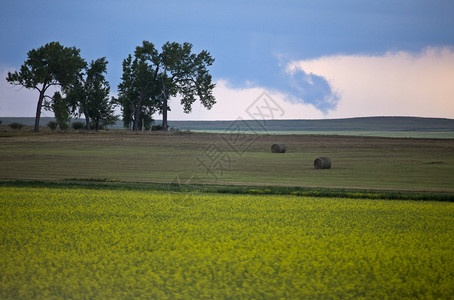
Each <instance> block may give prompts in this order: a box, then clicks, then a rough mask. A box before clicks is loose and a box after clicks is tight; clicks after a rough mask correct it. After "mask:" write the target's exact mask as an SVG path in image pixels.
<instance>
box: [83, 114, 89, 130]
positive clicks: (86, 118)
mask: <svg viewBox="0 0 454 300" xmlns="http://www.w3.org/2000/svg"><path fill="white" fill-rule="evenodd" d="M84 116H85V129H87V131H90V117H89V116H88V114H87V113H86V112H84Z"/></svg>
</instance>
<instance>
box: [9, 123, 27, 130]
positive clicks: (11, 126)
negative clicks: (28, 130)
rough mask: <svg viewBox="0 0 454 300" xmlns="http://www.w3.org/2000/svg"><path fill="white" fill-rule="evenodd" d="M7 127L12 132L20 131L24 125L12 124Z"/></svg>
mask: <svg viewBox="0 0 454 300" xmlns="http://www.w3.org/2000/svg"><path fill="white" fill-rule="evenodd" d="M9 127H10V128H11V129H13V130H21V129H22V128H23V127H24V124H22V123H17V122H14V123H11V124H9Z"/></svg>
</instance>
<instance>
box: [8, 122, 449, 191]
mask: <svg viewBox="0 0 454 300" xmlns="http://www.w3.org/2000/svg"><path fill="white" fill-rule="evenodd" d="M276 143H282V144H285V145H286V148H287V151H286V153H271V150H270V147H271V145H272V144H276ZM321 156H326V157H330V158H331V161H332V167H331V169H329V170H316V169H314V166H313V162H314V160H315V159H316V158H317V157H321ZM0 166H1V171H0V180H67V179H95V180H103V179H107V180H113V181H125V182H171V181H172V180H174V179H175V177H176V176H180V177H181V178H188V179H189V178H192V179H191V180H190V181H191V182H192V183H196V182H200V183H217V184H238V185H245V184H247V185H288V186H301V187H323V188H349V189H355V188H359V189H384V190H413V191H441V192H453V191H454V140H453V139H402V138H378V137H347V136H318V135H313V136H310V135H286V136H282V135H280V136H273V135H234V134H231V135H227V134H202V133H192V134H170V133H169V134H162V133H151V134H150V133H144V134H141V133H139V134H133V133H131V132H127V131H123V130H119V131H114V130H112V131H107V132H103V133H97V134H78V133H67V134H60V133H54V134H48V133H47V134H40V135H33V134H27V133H24V134H21V133H19V134H12V133H8V134H4V135H3V136H2V137H0ZM182 181H183V182H185V180H182Z"/></svg>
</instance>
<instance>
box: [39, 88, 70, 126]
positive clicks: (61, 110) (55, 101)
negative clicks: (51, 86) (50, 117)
mask: <svg viewBox="0 0 454 300" xmlns="http://www.w3.org/2000/svg"><path fill="white" fill-rule="evenodd" d="M44 107H45V109H46V110H50V111H52V112H53V113H54V115H55V120H56V122H57V124H58V127H60V129H61V130H66V129H68V127H69V122H70V120H71V111H70V108H69V105H68V101H67V100H66V99H65V98H63V97H62V95H61V94H60V92H55V94H54V96H53V97H52V100H51V102H48V103H45V105H44Z"/></svg>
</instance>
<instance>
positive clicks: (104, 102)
mask: <svg viewBox="0 0 454 300" xmlns="http://www.w3.org/2000/svg"><path fill="white" fill-rule="evenodd" d="M107 63H108V62H107V60H106V58H105V57H103V58H99V59H97V60H95V61H91V63H90V65H89V66H88V67H86V68H85V70H84V73H80V74H79V76H78V77H77V79H76V80H75V81H74V82H73V83H72V84H71V85H69V87H67V88H66V89H65V92H66V94H67V98H68V102H69V105H70V106H71V107H72V111H73V112H74V113H76V115H77V116H79V117H80V116H82V115H83V116H84V117H85V122H86V125H85V128H86V129H87V130H90V129H94V130H96V131H98V130H99V129H101V128H103V127H105V126H107V125H111V124H113V123H114V122H115V121H116V120H117V119H118V118H117V117H116V116H115V115H114V102H113V101H111V100H110V98H109V93H110V85H109V82H108V81H107V80H106V78H105V73H106V72H107ZM91 124H93V126H91Z"/></svg>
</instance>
